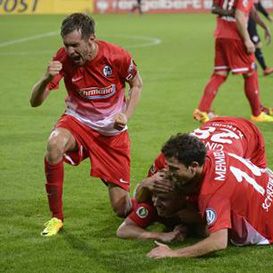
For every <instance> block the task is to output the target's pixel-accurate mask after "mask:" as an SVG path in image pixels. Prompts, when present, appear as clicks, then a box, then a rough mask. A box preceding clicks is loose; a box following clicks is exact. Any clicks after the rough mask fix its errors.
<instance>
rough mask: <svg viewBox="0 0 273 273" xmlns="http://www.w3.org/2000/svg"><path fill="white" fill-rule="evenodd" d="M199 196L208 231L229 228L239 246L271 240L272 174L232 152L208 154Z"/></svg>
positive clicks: (272, 213) (272, 232) (269, 241)
mask: <svg viewBox="0 0 273 273" xmlns="http://www.w3.org/2000/svg"><path fill="white" fill-rule="evenodd" d="M202 175H203V181H202V185H201V189H200V193H199V196H198V203H199V209H200V212H201V215H202V216H203V217H205V218H206V220H207V224H208V229H209V232H216V231H218V230H221V229H230V230H231V232H230V233H229V235H230V239H231V241H232V242H233V243H235V244H238V245H248V244H270V243H272V242H273V209H272V201H273V173H272V171H270V170H269V169H261V168H258V167H257V166H255V165H254V164H252V163H251V162H250V161H249V160H246V159H244V158H242V157H240V156H238V155H235V154H233V153H226V152H224V151H211V152H209V153H208V155H207V158H206V161H205V164H204V169H203V173H202Z"/></svg>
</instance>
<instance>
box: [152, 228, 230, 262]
mask: <svg viewBox="0 0 273 273" xmlns="http://www.w3.org/2000/svg"><path fill="white" fill-rule="evenodd" d="M227 244H228V230H227V229H221V230H219V231H216V232H213V233H211V234H210V235H209V237H207V238H206V239H204V240H202V241H200V242H198V243H196V244H194V245H192V246H188V247H184V248H179V249H175V250H174V249H171V248H169V247H168V246H167V245H165V244H161V243H157V247H155V248H154V249H152V250H151V251H150V252H149V253H148V254H147V256H148V257H150V258H154V259H161V258H167V257H199V256H203V255H205V254H208V253H211V252H215V251H218V250H222V249H225V248H226V247H227Z"/></svg>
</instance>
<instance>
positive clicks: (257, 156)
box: [136, 117, 267, 202]
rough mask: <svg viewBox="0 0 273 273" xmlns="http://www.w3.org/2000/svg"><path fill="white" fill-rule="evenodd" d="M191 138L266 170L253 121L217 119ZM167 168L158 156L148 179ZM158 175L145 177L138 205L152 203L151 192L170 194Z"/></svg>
mask: <svg viewBox="0 0 273 273" xmlns="http://www.w3.org/2000/svg"><path fill="white" fill-rule="evenodd" d="M191 134H192V135H194V136H196V137H198V138H199V139H200V140H201V141H202V142H203V143H204V144H205V146H206V148H207V149H208V150H224V151H227V152H232V153H235V154H237V155H239V156H242V157H244V158H247V159H249V160H251V161H252V162H253V163H254V164H255V165H257V166H259V167H260V168H265V167H266V165H267V163H266V154H265V144H264V139H263V136H262V134H261V132H260V130H259V129H258V128H257V126H255V125H254V124H253V123H252V122H250V121H248V120H246V119H244V118H236V117H216V118H213V119H212V120H210V121H208V122H206V123H205V124H203V125H201V127H200V128H198V129H195V130H194V131H193V132H192V133H191ZM164 168H167V162H166V159H165V156H164V155H163V154H162V153H161V154H159V156H158V157H157V158H156V159H155V161H154V164H153V165H152V167H151V168H150V170H149V176H151V175H153V174H155V173H157V172H158V171H160V170H163V169H164ZM172 190H173V187H172V186H171V185H170V184H169V183H166V181H165V180H164V176H163V178H161V176H160V175H158V178H157V179H153V178H146V179H144V180H143V182H142V183H140V184H139V186H138V188H137V190H136V198H137V200H138V202H144V201H147V200H151V197H152V192H153V191H163V192H168V191H172Z"/></svg>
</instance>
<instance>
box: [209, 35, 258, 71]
mask: <svg viewBox="0 0 273 273" xmlns="http://www.w3.org/2000/svg"><path fill="white" fill-rule="evenodd" d="M254 69H255V56H254V54H248V53H247V52H246V48H245V45H244V43H243V41H241V40H235V39H225V38H216V40H215V58H214V71H231V72H232V73H233V74H245V73H248V72H251V71H253V70H254Z"/></svg>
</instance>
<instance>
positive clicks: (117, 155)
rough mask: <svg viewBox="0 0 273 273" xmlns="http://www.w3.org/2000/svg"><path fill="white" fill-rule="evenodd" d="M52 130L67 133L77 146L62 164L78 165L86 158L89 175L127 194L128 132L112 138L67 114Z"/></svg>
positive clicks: (128, 164)
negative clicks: (89, 165) (119, 188)
mask: <svg viewBox="0 0 273 273" xmlns="http://www.w3.org/2000/svg"><path fill="white" fill-rule="evenodd" d="M55 128H65V129H67V130H69V131H70V132H71V134H72V135H73V137H74V138H75V140H76V142H77V145H78V149H77V151H75V152H67V153H66V154H65V156H64V160H65V162H67V163H69V164H71V165H78V164H80V162H81V161H83V160H84V159H85V158H87V157H89V158H90V162H91V170H90V175H91V176H95V177H99V178H101V179H102V180H103V181H105V182H107V183H113V184H116V185H118V186H119V187H121V188H122V189H124V190H126V191H129V189H130V139H129V135H128V132H127V131H124V132H122V133H120V134H118V135H115V136H104V135H101V134H100V133H99V132H97V131H95V130H93V129H91V128H89V127H87V126H86V125H84V124H82V123H81V122H79V121H78V120H77V119H75V118H74V117H72V116H69V115H63V116H62V117H61V118H60V119H59V121H58V122H57V123H56V125H55Z"/></svg>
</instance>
